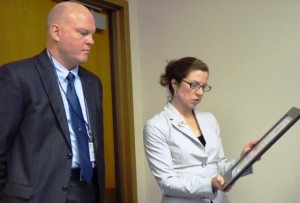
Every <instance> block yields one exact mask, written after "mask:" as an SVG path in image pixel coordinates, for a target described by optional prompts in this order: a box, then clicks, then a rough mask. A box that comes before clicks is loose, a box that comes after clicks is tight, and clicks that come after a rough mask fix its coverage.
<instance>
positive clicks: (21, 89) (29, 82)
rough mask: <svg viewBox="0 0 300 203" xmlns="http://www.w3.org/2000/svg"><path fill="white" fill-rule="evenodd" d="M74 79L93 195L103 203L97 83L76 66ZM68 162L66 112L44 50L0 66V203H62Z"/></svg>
mask: <svg viewBox="0 0 300 203" xmlns="http://www.w3.org/2000/svg"><path fill="white" fill-rule="evenodd" d="M79 75H80V79H81V82H82V88H83V92H84V96H85V99H86V102H87V106H88V110H89V116H90V122H91V128H92V132H93V136H94V140H95V142H94V143H95V153H96V154H95V157H96V166H97V175H98V182H99V189H100V191H99V194H100V197H101V199H102V201H101V202H103V196H104V189H105V186H104V185H105V184H104V180H105V174H104V152H103V111H102V84H101V81H100V80H99V78H98V77H96V76H95V75H93V74H92V73H90V72H89V71H87V70H86V69H84V68H82V67H79ZM71 163H72V147H71V141H70V132H69V129H68V124H67V118H66V113H65V109H64V104H63V101H62V97H61V93H60V90H59V86H58V83H57V79H56V75H55V72H54V68H53V66H52V64H51V61H50V59H49V57H48V55H47V51H46V50H44V51H43V52H42V53H41V54H39V55H37V56H35V57H33V58H30V59H25V60H22V61H18V62H13V63H9V64H6V65H4V66H2V67H1V68H0V195H1V196H2V198H1V197H0V202H2V201H3V202H36V203H41V202H45V203H46V202H47V203H51V202H54V203H60V202H65V200H66V196H67V187H65V186H68V184H69V181H70V172H71ZM1 199H2V200H1Z"/></svg>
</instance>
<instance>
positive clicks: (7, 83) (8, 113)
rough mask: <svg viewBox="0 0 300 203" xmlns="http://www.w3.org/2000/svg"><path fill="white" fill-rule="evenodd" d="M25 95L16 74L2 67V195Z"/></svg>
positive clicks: (0, 109) (0, 83) (0, 170)
mask: <svg viewBox="0 0 300 203" xmlns="http://www.w3.org/2000/svg"><path fill="white" fill-rule="evenodd" d="M22 111H23V97H22V92H21V87H20V83H19V81H18V78H17V76H16V74H15V73H14V72H13V71H12V70H11V69H9V68H8V67H5V66H3V67H0V195H1V194H2V190H3V187H4V184H5V181H6V176H7V157H8V151H9V149H10V146H11V144H12V142H13V140H14V138H15V136H16V135H17V131H18V127H19V123H20V121H21V119H22Z"/></svg>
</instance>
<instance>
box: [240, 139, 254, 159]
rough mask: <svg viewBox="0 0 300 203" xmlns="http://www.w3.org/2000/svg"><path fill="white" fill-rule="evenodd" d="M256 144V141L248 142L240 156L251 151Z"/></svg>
mask: <svg viewBox="0 0 300 203" xmlns="http://www.w3.org/2000/svg"><path fill="white" fill-rule="evenodd" d="M257 142H258V140H252V141H251V142H249V143H248V144H246V145H245V146H244V147H243V150H242V156H244V155H245V154H246V153H247V152H248V151H249V150H251V149H252V148H253V147H254V146H255V145H256V144H257Z"/></svg>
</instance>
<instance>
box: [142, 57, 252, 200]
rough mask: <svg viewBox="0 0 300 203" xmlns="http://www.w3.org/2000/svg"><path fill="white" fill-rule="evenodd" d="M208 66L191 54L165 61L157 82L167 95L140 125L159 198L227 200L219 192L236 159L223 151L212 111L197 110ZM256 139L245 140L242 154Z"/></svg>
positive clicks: (205, 89) (223, 194) (205, 87)
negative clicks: (157, 108)
mask: <svg viewBox="0 0 300 203" xmlns="http://www.w3.org/2000/svg"><path fill="white" fill-rule="evenodd" d="M208 76H209V69H208V67H207V65H206V64H205V63H203V62H202V61H201V60H199V59H196V58H194V57H184V58H181V59H179V60H173V61H171V62H169V63H168V65H167V66H166V69H165V73H164V74H162V75H161V77H160V84H161V85H162V86H167V87H168V88H169V91H170V93H171V99H170V101H169V102H168V103H167V105H166V106H165V107H164V110H163V111H162V112H160V113H159V114H157V115H155V116H154V117H153V118H151V119H150V120H149V121H147V123H146V124H145V126H144V146H145V152H146V156H147V159H148V162H149V166H150V169H151V171H152V173H153V175H154V176H155V179H156V181H157V182H158V184H159V186H160V189H161V191H162V193H163V197H162V201H161V202H162V203H211V202H214V203H229V202H230V201H229V199H228V198H227V196H226V194H225V193H223V192H222V191H221V190H222V187H223V185H224V178H223V176H222V175H224V173H225V171H226V170H227V169H228V168H229V167H230V166H232V164H234V160H233V161H230V162H228V161H227V159H226V157H225V155H224V151H223V146H222V142H221V137H220V129H219V125H218V122H217V120H216V118H215V117H214V115H213V114H211V113H208V112H201V111H199V110H197V109H196V106H197V105H198V104H199V103H200V101H201V99H202V97H203V95H204V92H208V91H210V89H211V86H209V85H208V84H207V81H208ZM256 143H257V141H252V142H250V143H248V144H247V145H245V147H244V148H243V150H242V154H244V153H246V152H247V151H248V150H249V149H251V148H252V147H253V146H254V145H255V144H256Z"/></svg>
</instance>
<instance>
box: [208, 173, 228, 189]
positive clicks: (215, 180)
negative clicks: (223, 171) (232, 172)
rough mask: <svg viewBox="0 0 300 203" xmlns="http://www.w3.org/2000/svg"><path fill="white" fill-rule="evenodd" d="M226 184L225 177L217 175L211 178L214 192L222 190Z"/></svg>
mask: <svg viewBox="0 0 300 203" xmlns="http://www.w3.org/2000/svg"><path fill="white" fill-rule="evenodd" d="M224 184H225V180H224V178H223V176H220V175H216V176H214V177H212V178H211V187H212V189H213V191H216V190H222V189H223V187H224Z"/></svg>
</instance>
